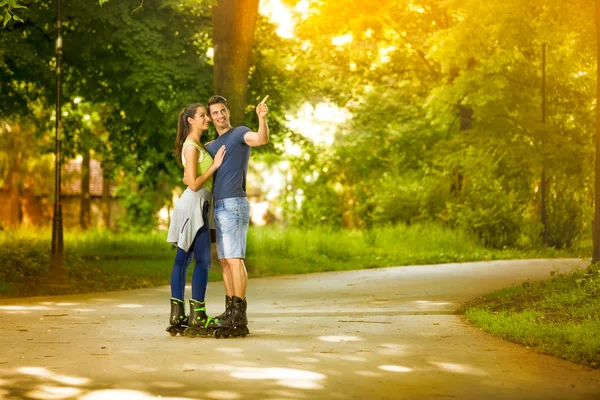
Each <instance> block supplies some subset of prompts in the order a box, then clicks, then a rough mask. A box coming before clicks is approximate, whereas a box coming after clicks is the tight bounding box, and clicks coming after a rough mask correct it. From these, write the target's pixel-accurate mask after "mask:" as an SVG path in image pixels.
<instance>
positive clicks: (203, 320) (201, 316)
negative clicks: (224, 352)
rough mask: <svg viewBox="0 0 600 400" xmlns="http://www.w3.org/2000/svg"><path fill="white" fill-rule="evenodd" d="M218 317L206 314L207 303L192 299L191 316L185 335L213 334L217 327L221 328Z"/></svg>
mask: <svg viewBox="0 0 600 400" xmlns="http://www.w3.org/2000/svg"><path fill="white" fill-rule="evenodd" d="M220 327H221V325H220V323H219V319H218V318H211V317H209V316H208V315H206V303H204V302H201V301H196V300H190V317H189V322H188V328H187V329H186V330H185V331H184V335H185V336H189V337H196V336H207V335H213V333H214V332H215V329H218V328H220Z"/></svg>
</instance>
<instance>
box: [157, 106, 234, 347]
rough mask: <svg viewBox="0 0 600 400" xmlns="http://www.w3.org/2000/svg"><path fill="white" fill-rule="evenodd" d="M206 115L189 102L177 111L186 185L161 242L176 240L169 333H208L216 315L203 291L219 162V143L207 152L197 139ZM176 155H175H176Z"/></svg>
mask: <svg viewBox="0 0 600 400" xmlns="http://www.w3.org/2000/svg"><path fill="white" fill-rule="evenodd" d="M208 122H209V116H208V113H207V111H206V108H205V107H204V106H203V105H202V104H190V105H189V106H187V107H186V108H185V109H184V110H183V111H182V112H181V113H180V114H179V120H178V123H177V138H176V140H175V149H174V150H173V154H174V155H175V157H177V159H178V160H179V159H181V165H182V166H183V168H184V170H185V174H186V176H187V177H189V179H188V180H187V181H186V182H189V184H188V188H187V189H186V190H185V191H184V192H183V194H182V196H181V198H180V199H179V200H178V201H177V203H176V204H175V209H174V210H173V215H172V217H171V224H170V225H169V234H168V236H167V242H170V243H173V244H174V245H176V246H177V254H176V255H175V263H174V264H173V271H172V272H171V316H170V318H169V324H170V325H169V327H168V328H167V332H169V333H170V334H171V336H175V335H177V333H179V334H180V335H183V334H185V335H188V336H192V337H193V336H196V335H198V334H211V333H212V331H213V330H214V329H215V328H218V327H219V324H218V320H215V319H212V318H210V317H208V316H207V315H206V306H205V303H204V296H205V294H206V285H207V283H208V271H209V269H210V263H211V252H210V230H209V227H208V204H209V201H210V199H211V192H212V187H213V174H214V172H215V171H216V170H217V168H219V167H220V166H221V163H222V162H223V158H224V156H225V146H221V147H220V148H219V150H218V152H217V153H216V154H215V159H214V161H213V159H212V157H211V156H210V154H208V152H207V151H206V150H205V149H204V147H203V146H202V145H201V144H200V138H201V137H202V133H203V132H204V131H206V130H207V129H208ZM180 157H181V158H180ZM192 256H193V257H194V258H195V259H196V265H195V267H194V273H193V275H192V299H191V300H190V314H189V319H188V317H187V316H186V315H185V304H184V301H183V300H184V293H185V281H186V276H187V269H188V266H189V264H190V262H191V261H192Z"/></svg>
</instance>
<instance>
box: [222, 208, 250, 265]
mask: <svg viewBox="0 0 600 400" xmlns="http://www.w3.org/2000/svg"><path fill="white" fill-rule="evenodd" d="M249 223H250V204H249V203H248V199H247V198H246V197H233V198H229V199H223V200H217V201H216V202H215V225H216V228H217V255H218V256H219V259H221V258H245V257H246V236H247V235H248V225H249Z"/></svg>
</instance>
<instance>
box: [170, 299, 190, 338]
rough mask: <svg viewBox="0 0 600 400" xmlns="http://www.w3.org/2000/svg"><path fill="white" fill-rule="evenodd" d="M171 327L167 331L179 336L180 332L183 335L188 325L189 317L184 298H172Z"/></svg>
mask: <svg viewBox="0 0 600 400" xmlns="http://www.w3.org/2000/svg"><path fill="white" fill-rule="evenodd" d="M169 324H170V325H169V327H167V329H166V330H167V332H169V334H170V335H171V336H177V334H178V333H179V334H180V335H181V336H183V332H184V331H185V330H186V328H187V327H188V317H187V316H186V315H185V305H184V303H183V300H179V299H175V298H171V316H170V318H169Z"/></svg>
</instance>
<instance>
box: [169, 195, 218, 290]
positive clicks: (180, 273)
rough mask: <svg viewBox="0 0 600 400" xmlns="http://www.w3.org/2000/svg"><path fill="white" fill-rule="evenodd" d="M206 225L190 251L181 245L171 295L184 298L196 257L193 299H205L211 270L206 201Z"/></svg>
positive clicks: (176, 256)
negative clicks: (188, 276) (189, 270)
mask: <svg viewBox="0 0 600 400" xmlns="http://www.w3.org/2000/svg"><path fill="white" fill-rule="evenodd" d="M202 217H203V218H204V225H202V228H200V230H199V231H198V233H197V234H196V237H195V238H194V241H193V242H192V247H191V248H190V251H188V252H186V251H184V250H182V249H180V248H179V247H178V248H177V254H176V255H175V263H174V264H173V270H172V271H171V297H173V298H176V299H179V300H183V299H184V295H185V281H186V278H187V271H188V267H189V265H190V264H191V262H192V258H195V259H196V265H195V266H194V273H193V275H192V299H194V300H197V301H204V297H205V296H206V286H207V285H208V271H209V270H210V263H211V261H212V260H211V254H210V231H209V229H208V203H204V210H202Z"/></svg>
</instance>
